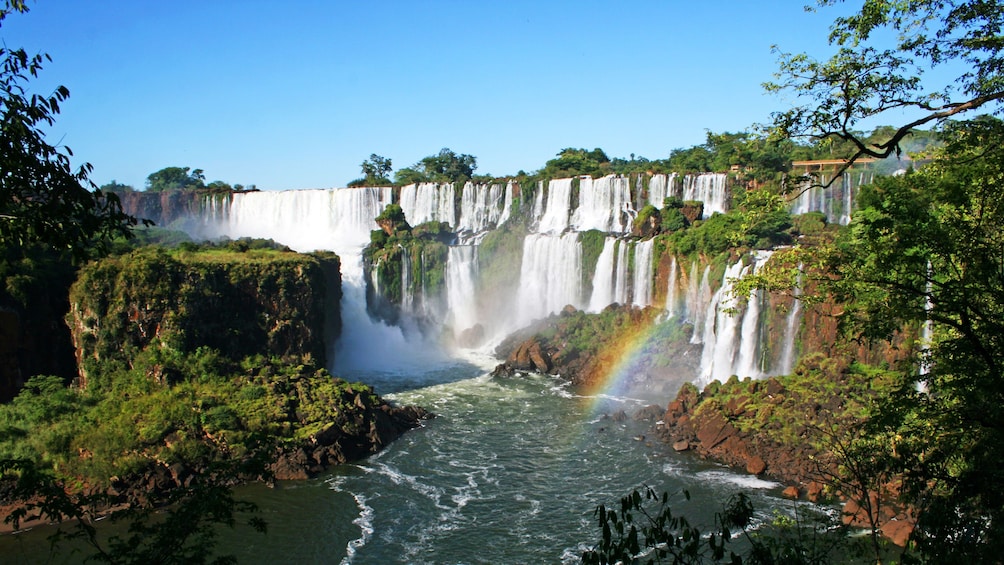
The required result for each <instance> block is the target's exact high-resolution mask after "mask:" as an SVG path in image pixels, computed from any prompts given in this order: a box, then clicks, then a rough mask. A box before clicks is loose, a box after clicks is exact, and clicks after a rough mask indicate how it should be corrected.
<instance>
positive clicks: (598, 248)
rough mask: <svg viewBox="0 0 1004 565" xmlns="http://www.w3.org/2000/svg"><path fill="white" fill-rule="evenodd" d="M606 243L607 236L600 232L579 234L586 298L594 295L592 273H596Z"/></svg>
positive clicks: (592, 231) (591, 231)
mask: <svg viewBox="0 0 1004 565" xmlns="http://www.w3.org/2000/svg"><path fill="white" fill-rule="evenodd" d="M606 241H607V234H606V233H604V232H601V231H599V230H589V231H584V232H580V233H579V242H580V244H581V245H582V285H583V286H582V292H583V294H584V295H585V296H589V295H590V294H591V293H592V288H593V279H592V273H593V272H595V271H596V263H597V261H599V259H600V253H602V252H603V245H604V244H605V243H606Z"/></svg>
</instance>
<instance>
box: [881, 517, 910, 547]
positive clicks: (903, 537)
mask: <svg viewBox="0 0 1004 565" xmlns="http://www.w3.org/2000/svg"><path fill="white" fill-rule="evenodd" d="M913 528H914V524H913V522H911V521H909V520H901V519H894V520H889V521H888V522H886V523H885V524H882V527H881V528H879V529H880V530H881V531H882V535H884V536H885V537H887V538H889V541H891V542H892V543H894V544H896V545H898V546H900V547H905V546H906V542H908V541H910V535H911V534H912V533H913Z"/></svg>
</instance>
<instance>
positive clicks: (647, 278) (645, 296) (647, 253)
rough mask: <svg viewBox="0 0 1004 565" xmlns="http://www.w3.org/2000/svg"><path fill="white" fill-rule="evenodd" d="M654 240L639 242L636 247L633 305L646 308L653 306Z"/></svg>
mask: <svg viewBox="0 0 1004 565" xmlns="http://www.w3.org/2000/svg"><path fill="white" fill-rule="evenodd" d="M653 243H654V242H653V240H651V239H649V240H646V241H639V242H638V243H637V244H635V246H634V277H633V279H632V283H633V288H632V298H631V304H634V305H635V306H638V307H639V308H644V307H646V306H651V305H652V248H653V247H654V245H653Z"/></svg>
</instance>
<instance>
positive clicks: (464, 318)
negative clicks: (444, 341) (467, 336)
mask: <svg viewBox="0 0 1004 565" xmlns="http://www.w3.org/2000/svg"><path fill="white" fill-rule="evenodd" d="M477 269H478V256H477V247H476V246H474V245H454V246H451V247H450V250H449V255H448V256H447V258H446V302H447V312H448V319H447V322H448V323H449V324H450V325H451V326H452V327H453V335H454V337H459V336H460V333H461V332H463V331H464V330H467V329H470V328H472V327H474V326H475V325H476V324H477V323H478V316H477V313H478V312H477V297H476V296H475V286H474V281H475V280H477Z"/></svg>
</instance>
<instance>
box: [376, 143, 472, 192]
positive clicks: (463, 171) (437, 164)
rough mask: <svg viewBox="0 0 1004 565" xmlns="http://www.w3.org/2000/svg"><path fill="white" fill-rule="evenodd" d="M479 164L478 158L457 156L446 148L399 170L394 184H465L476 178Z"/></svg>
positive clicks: (395, 174) (465, 155)
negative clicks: (475, 173) (475, 172)
mask: <svg viewBox="0 0 1004 565" xmlns="http://www.w3.org/2000/svg"><path fill="white" fill-rule="evenodd" d="M477 162H478V160H477V157H474V156H473V155H467V154H457V153H455V152H453V151H452V150H450V149H448V148H445V147H444V148H443V149H440V151H439V153H437V154H435V155H430V156H428V157H424V158H423V159H422V160H421V161H419V162H418V163H416V164H414V165H412V166H411V167H405V168H403V169H400V170H398V171H397V172H396V173H394V182H395V183H396V184H398V185H406V184H415V183H420V182H438V183H447V182H453V183H463V182H466V181H468V180H471V178H472V177H473V176H474V170H475V169H477V168H478V165H477ZM388 164H389V163H388Z"/></svg>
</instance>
